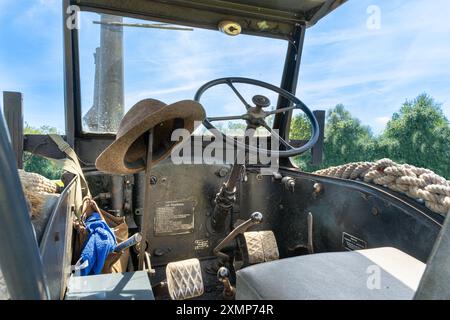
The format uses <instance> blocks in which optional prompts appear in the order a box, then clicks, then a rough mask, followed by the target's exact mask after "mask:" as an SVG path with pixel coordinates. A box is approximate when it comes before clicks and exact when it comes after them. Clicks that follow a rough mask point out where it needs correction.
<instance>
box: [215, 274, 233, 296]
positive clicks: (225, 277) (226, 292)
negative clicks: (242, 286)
mask: <svg viewBox="0 0 450 320" xmlns="http://www.w3.org/2000/svg"><path fill="white" fill-rule="evenodd" d="M217 279H218V280H219V281H220V282H222V284H223V293H222V294H223V298H224V299H226V300H233V299H234V295H235V293H236V289H235V288H234V287H233V286H232V285H231V282H230V270H228V269H227V268H225V267H221V268H220V269H219V270H218V271H217Z"/></svg>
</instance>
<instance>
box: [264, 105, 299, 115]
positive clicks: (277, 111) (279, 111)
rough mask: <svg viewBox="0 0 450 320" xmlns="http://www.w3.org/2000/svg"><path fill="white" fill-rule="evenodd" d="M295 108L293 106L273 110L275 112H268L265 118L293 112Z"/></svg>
mask: <svg viewBox="0 0 450 320" xmlns="http://www.w3.org/2000/svg"><path fill="white" fill-rule="evenodd" d="M295 108H296V106H295V105H293V106H290V107H286V108H280V109H275V110H272V111H268V112H267V116H270V115H273V114H277V113H282V112H287V111H291V110H294V109H295Z"/></svg>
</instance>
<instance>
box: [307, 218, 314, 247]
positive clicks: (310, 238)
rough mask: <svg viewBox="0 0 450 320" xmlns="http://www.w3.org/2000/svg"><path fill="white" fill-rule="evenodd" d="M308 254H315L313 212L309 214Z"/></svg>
mask: <svg viewBox="0 0 450 320" xmlns="http://www.w3.org/2000/svg"><path fill="white" fill-rule="evenodd" d="M308 252H309V253H310V254H313V253H314V243H313V215H312V213H311V212H309V213H308Z"/></svg>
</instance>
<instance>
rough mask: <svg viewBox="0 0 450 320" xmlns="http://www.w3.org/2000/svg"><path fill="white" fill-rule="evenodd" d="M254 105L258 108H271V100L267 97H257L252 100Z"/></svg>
mask: <svg viewBox="0 0 450 320" xmlns="http://www.w3.org/2000/svg"><path fill="white" fill-rule="evenodd" d="M252 101H253V103H254V104H255V105H256V106H257V107H261V108H267V107H268V106H270V100H269V98H267V97H264V96H262V95H259V94H258V95H256V96H254V97H253V98H252Z"/></svg>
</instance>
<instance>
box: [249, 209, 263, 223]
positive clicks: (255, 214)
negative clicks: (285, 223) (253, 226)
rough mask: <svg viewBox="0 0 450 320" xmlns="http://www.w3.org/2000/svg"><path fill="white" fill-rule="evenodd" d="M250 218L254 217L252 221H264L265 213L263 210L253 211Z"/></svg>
mask: <svg viewBox="0 0 450 320" xmlns="http://www.w3.org/2000/svg"><path fill="white" fill-rule="evenodd" d="M250 219H252V222H254V223H261V222H262V221H263V215H262V213H261V212H258V211H256V212H253V213H252V215H251V216H250Z"/></svg>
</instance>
